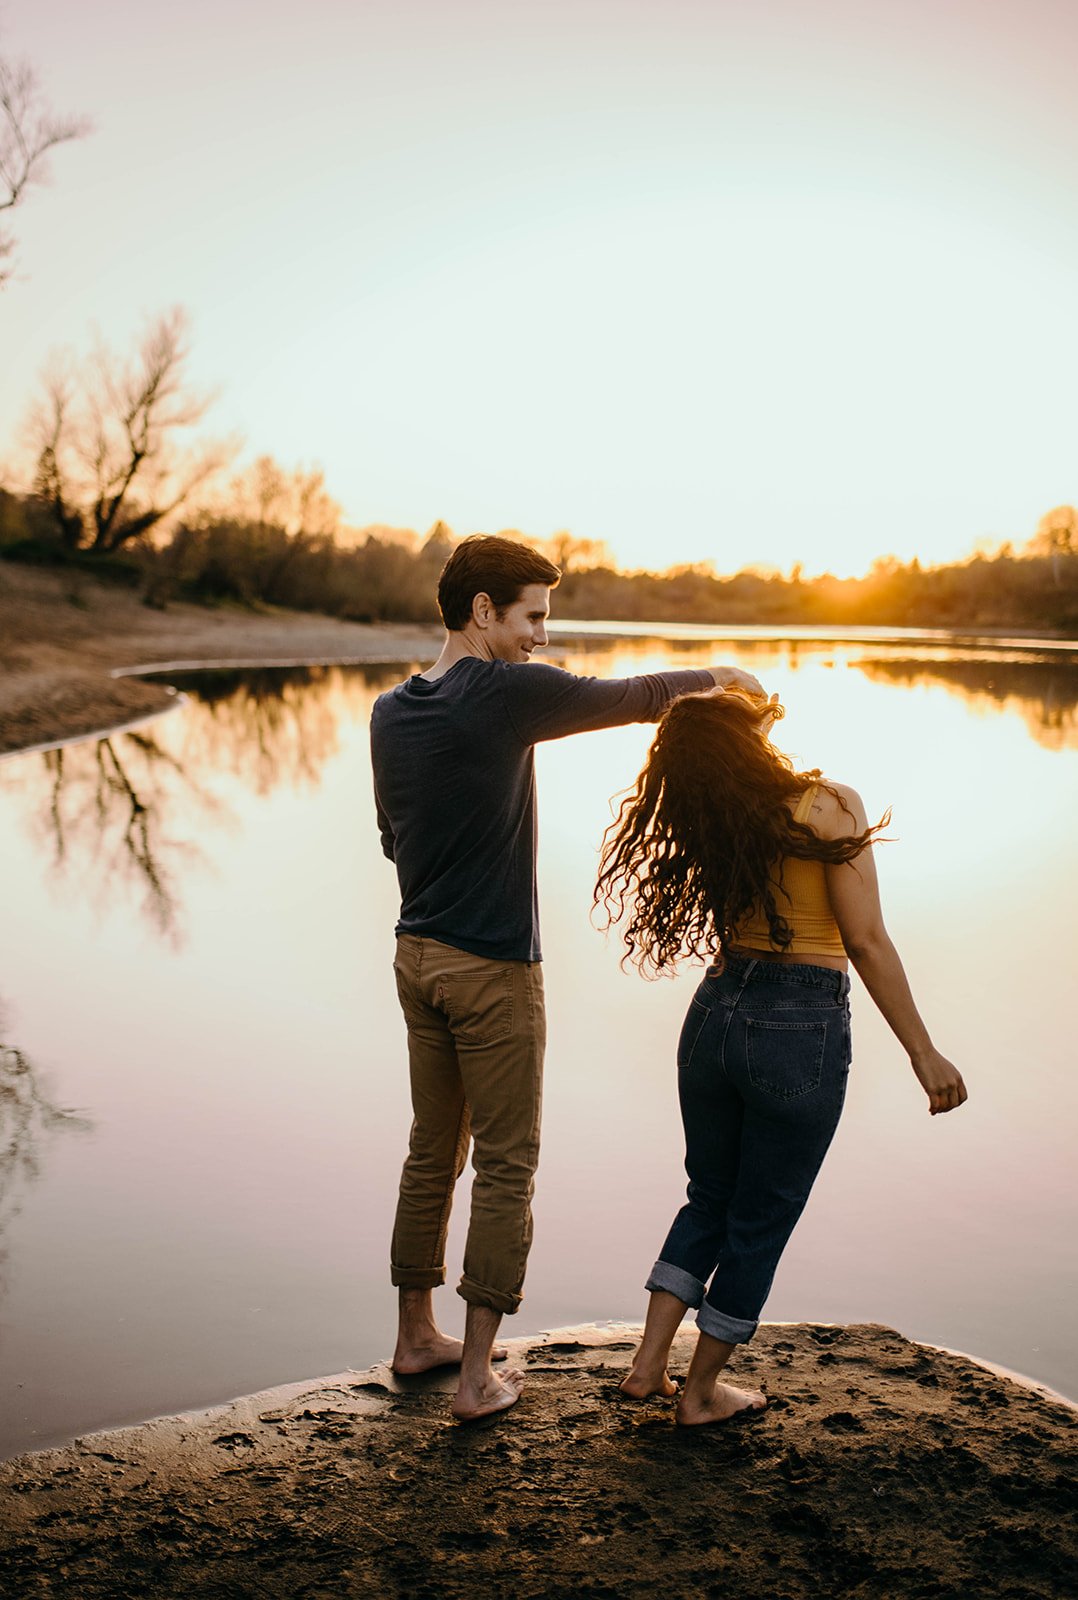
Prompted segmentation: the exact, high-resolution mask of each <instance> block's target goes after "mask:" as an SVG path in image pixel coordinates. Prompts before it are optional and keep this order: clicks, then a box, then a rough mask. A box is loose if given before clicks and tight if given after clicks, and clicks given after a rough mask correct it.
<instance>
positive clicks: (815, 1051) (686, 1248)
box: [646, 956, 850, 1344]
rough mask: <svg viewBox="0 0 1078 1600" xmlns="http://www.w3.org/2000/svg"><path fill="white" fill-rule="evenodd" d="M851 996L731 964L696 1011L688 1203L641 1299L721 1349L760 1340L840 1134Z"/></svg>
mask: <svg viewBox="0 0 1078 1600" xmlns="http://www.w3.org/2000/svg"><path fill="white" fill-rule="evenodd" d="M849 992H850V980H849V978H848V977H847V976H846V974H845V973H844V972H835V971H832V970H831V969H830V968H828V967H815V966H809V965H802V964H801V963H799V962H790V963H785V962H779V961H766V960H759V961H756V960H748V959H742V958H740V957H737V956H728V957H727V958H726V965H725V968H724V970H723V971H722V972H721V973H716V972H715V970H714V969H712V970H711V971H710V972H709V973H708V975H707V977H706V978H705V979H704V981H703V982H702V983H701V985H700V987H699V989H698V990H697V991H696V994H695V996H694V997H693V999H692V1001H691V1002H690V1004H689V1012H688V1016H687V1017H686V1018H685V1023H684V1026H683V1028H682V1030H681V1039H680V1042H679V1044H678V1090H679V1094H680V1098H681V1116H682V1121H683V1122H684V1125H685V1170H686V1172H687V1173H688V1175H689V1187H688V1200H687V1201H686V1203H685V1205H683V1206H682V1208H681V1210H680V1211H679V1212H678V1214H677V1216H676V1217H675V1218H674V1222H673V1226H672V1227H671V1229H670V1232H669V1233H668V1234H667V1237H666V1243H665V1244H664V1245H663V1248H662V1251H661V1253H660V1256H659V1259H658V1261H657V1262H656V1263H655V1266H654V1267H653V1268H652V1272H651V1276H650V1278H649V1279H648V1281H647V1285H646V1287H647V1288H648V1289H649V1290H650V1289H665V1290H667V1291H668V1292H669V1293H670V1294H674V1295H676V1296H677V1298H678V1299H679V1300H684V1301H685V1303H686V1304H687V1305H690V1306H695V1307H698V1308H699V1309H698V1312H697V1318H696V1320H697V1323H698V1324H699V1326H700V1328H701V1330H702V1331H703V1332H704V1333H709V1334H711V1335H712V1337H713V1338H716V1339H724V1340H727V1341H728V1342H729V1343H731V1344H743V1343H744V1342H745V1341H746V1340H748V1339H751V1338H752V1336H753V1334H754V1333H755V1332H756V1328H757V1326H758V1324H759V1319H760V1312H761V1311H762V1310H763V1306H764V1301H765V1300H766V1299H767V1296H768V1293H769V1291H770V1288H771V1282H772V1279H773V1278H774V1276H775V1269H776V1267H777V1266H778V1263H779V1257H780V1256H781V1255H782V1252H783V1249H784V1248H785V1245H786V1241H787V1240H788V1239H789V1237H790V1234H791V1233H792V1232H793V1230H794V1227H795V1226H796V1224H797V1219H798V1218H799V1217H800V1215H801V1213H802V1211H803V1210H804V1207H805V1202H806V1201H807V1199H808V1197H809V1192H810V1190H811V1189H812V1185H813V1183H814V1182H815V1179H816V1174H817V1173H818V1172H819V1170H820V1166H821V1164H822V1162H823V1158H824V1156H825V1155H826V1154H827V1148H828V1146H829V1145H830V1143H831V1140H832V1138H833V1137H834V1133H835V1129H836V1128H837V1127H838V1119H839V1116H840V1115H841V1113H842V1102H843V1099H844V1097H845V1093H846V1079H847V1076H848V1074H849V1067H850V1010H849ZM709 1279H710V1280H711V1281H710V1283H709V1282H708V1280H709Z"/></svg>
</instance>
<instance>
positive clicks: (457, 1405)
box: [453, 1368, 524, 1422]
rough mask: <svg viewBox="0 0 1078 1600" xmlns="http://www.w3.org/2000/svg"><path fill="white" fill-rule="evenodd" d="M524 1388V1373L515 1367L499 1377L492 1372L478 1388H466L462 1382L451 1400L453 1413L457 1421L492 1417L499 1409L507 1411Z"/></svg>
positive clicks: (471, 1420) (475, 1420) (473, 1420)
mask: <svg viewBox="0 0 1078 1600" xmlns="http://www.w3.org/2000/svg"><path fill="white" fill-rule="evenodd" d="M523 1388H524V1374H523V1372H518V1371H517V1370H516V1368H513V1369H512V1370H511V1371H509V1372H506V1373H505V1374H504V1375H503V1376H501V1377H499V1376H498V1374H497V1373H494V1372H492V1373H491V1374H490V1378H489V1380H488V1381H487V1382H486V1383H484V1384H482V1385H481V1386H480V1387H479V1388H475V1389H473V1388H471V1387H468V1388H467V1389H466V1388H465V1387H464V1385H463V1384H462V1385H461V1387H460V1388H459V1389H458V1390H457V1393H456V1398H455V1399H454V1401H453V1415H454V1416H455V1417H456V1419H457V1421H458V1422H477V1421H478V1420H479V1418H480V1417H492V1416H494V1415H495V1414H496V1413H497V1412H499V1411H508V1409H509V1407H510V1406H515V1405H516V1403H517V1401H518V1400H519V1399H520V1394H521V1390H522V1389H523Z"/></svg>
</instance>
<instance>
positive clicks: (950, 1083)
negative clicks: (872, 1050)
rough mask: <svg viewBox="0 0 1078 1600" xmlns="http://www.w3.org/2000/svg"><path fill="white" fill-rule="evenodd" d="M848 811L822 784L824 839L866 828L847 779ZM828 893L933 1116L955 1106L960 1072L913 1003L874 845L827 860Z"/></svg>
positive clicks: (819, 814) (961, 1096)
mask: <svg viewBox="0 0 1078 1600" xmlns="http://www.w3.org/2000/svg"><path fill="white" fill-rule="evenodd" d="M835 788H836V789H837V790H838V792H839V794H840V795H841V796H842V799H843V800H844V801H845V803H846V806H847V807H848V810H844V809H843V807H842V806H841V805H840V804H839V803H838V801H836V800H835V799H834V797H833V796H832V795H829V794H828V793H827V791H826V790H825V789H821V790H820V792H819V797H818V802H817V803H818V805H819V808H820V809H819V810H817V809H816V807H813V816H812V822H813V826H814V827H815V829H816V831H817V833H819V834H820V835H821V836H822V837H823V838H825V839H839V838H842V837H843V836H847V835H849V834H851V833H863V832H864V830H865V829H866V828H867V827H868V818H867V816H866V815H865V807H864V804H863V802H862V800H861V796H860V795H859V794H858V793H857V791H856V790H855V789H850V788H848V787H847V786H846V785H845V784H836V785H835ZM824 871H825V873H826V876H827V892H828V894H829V896H830V898H831V909H832V910H833V911H834V913H835V921H836V922H837V923H838V928H839V932H840V933H841V935H842V942H843V944H844V945H845V946H846V954H847V955H848V956H849V958H850V960H851V961H852V962H853V964H854V966H855V968H856V969H857V973H858V976H859V977H860V978H861V981H862V982H863V984H864V986H865V988H866V989H867V990H868V992H869V994H870V995H871V996H872V999H873V1000H874V1002H875V1004H876V1006H877V1007H878V1009H879V1011H880V1014H881V1015H882V1016H883V1019H884V1021H885V1022H886V1023H887V1025H888V1027H889V1028H890V1029H891V1031H892V1033H893V1034H894V1035H895V1037H896V1039H898V1041H899V1043H900V1044H901V1045H902V1048H903V1049H904V1050H905V1051H906V1053H907V1054H908V1055H909V1058H910V1065H911V1066H912V1067H913V1070H914V1072H915V1073H916V1074H917V1078H918V1081H919V1082H920V1084H921V1087H922V1088H923V1089H924V1091H925V1093H926V1094H927V1096H928V1108H929V1111H930V1112H931V1114H932V1115H933V1116H935V1115H936V1113H937V1112H938V1111H953V1110H954V1109H955V1108H956V1107H957V1106H960V1105H961V1104H962V1103H963V1101H964V1100H965V1099H966V1086H965V1084H964V1083H963V1082H962V1074H961V1073H960V1072H959V1070H958V1068H957V1067H955V1066H953V1065H952V1063H951V1062H950V1061H948V1060H947V1058H946V1056H941V1055H940V1053H939V1051H938V1050H937V1049H936V1047H935V1045H934V1044H933V1043H932V1040H931V1039H930V1038H929V1036H928V1029H927V1028H926V1027H925V1025H924V1023H923V1022H922V1021H921V1017H920V1014H919V1013H918V1010H917V1007H916V1006H915V1005H914V1002H913V995H912V994H911V993H910V986H909V982H908V980H907V978H906V974H905V971H904V970H903V967H902V962H901V961H900V960H899V956H898V951H897V950H896V949H895V947H894V945H893V944H892V943H891V940H890V937H889V936H888V933H887V929H886V928H885V927H884V925H883V912H882V910H881V908H880V889H879V882H878V880H877V877H876V863H875V861H874V860H873V858H872V846H871V845H869V846H868V847H867V849H865V850H863V851H862V852H861V854H860V855H859V856H858V857H857V858H856V860H854V861H850V862H848V863H846V864H845V865H843V866H830V865H825V867H824Z"/></svg>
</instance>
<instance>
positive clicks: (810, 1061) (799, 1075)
mask: <svg viewBox="0 0 1078 1600" xmlns="http://www.w3.org/2000/svg"><path fill="white" fill-rule="evenodd" d="M826 1048H827V1023H826V1022H763V1021H761V1020H759V1019H758V1018H755V1017H746V1018H745V1064H746V1066H747V1068H748V1073H749V1081H750V1082H751V1083H752V1084H753V1086H754V1087H755V1088H757V1089H762V1090H764V1092H765V1093H766V1094H771V1095H775V1096H776V1097H777V1098H778V1099H780V1100H795V1099H797V1097H798V1096H799V1095H803V1094H811V1093H812V1092H813V1090H814V1089H818V1088H819V1086H820V1078H821V1076H822V1074H823V1058H824V1051H825V1049H826Z"/></svg>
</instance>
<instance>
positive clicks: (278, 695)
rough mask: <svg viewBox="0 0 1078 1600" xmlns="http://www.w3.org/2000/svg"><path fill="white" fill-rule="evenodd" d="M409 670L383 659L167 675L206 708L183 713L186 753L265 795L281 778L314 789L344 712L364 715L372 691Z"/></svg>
mask: <svg viewBox="0 0 1078 1600" xmlns="http://www.w3.org/2000/svg"><path fill="white" fill-rule="evenodd" d="M409 670H411V669H410V668H408V667H405V666H401V665H400V664H390V665H386V664H385V663H376V664H369V665H364V666H354V667H345V668H342V667H337V666H313V667H243V668H240V667H232V668H215V669H214V670H212V671H204V672H198V673H191V674H180V675H177V674H175V673H170V674H169V675H168V681H169V683H171V684H174V685H176V686H177V687H179V688H182V689H183V690H184V691H185V693H187V694H188V695H189V696H190V697H191V699H192V700H193V701H194V702H195V704H196V706H197V707H198V708H199V710H200V711H201V712H202V713H203V714H202V715H200V716H194V717H189V718H188V719H187V723H186V725H185V747H184V748H185V759H186V760H188V761H189V762H192V763H195V764H197V765H198V766H199V767H202V768H205V769H207V770H211V771H214V772H227V773H229V774H230V775H231V776H233V777H237V778H239V779H241V781H242V782H243V783H245V784H246V785H247V786H248V787H249V788H251V789H252V790H253V791H254V792H255V793H256V794H259V795H264V794H269V793H270V792H271V790H273V789H275V788H276V787H277V786H278V785H279V784H281V783H290V784H291V785H292V786H293V787H294V788H301V787H306V788H314V787H317V785H318V783H319V782H320V781H321V776H322V769H323V767H324V766H325V764H326V762H327V761H329V760H331V759H332V757H333V756H335V755H336V754H337V752H338V749H339V747H340V730H341V725H342V722H343V721H344V720H345V718H348V719H350V720H353V721H354V720H358V719H360V718H362V719H364V720H365V719H366V718H367V717H368V716H369V714H370V708H371V705H372V704H373V702H374V699H375V697H376V696H377V695H379V694H381V692H382V690H383V689H385V688H388V687H389V686H390V685H392V684H394V683H399V682H400V680H401V678H402V677H403V676H405V674H406V673H407V672H408V671H409Z"/></svg>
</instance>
